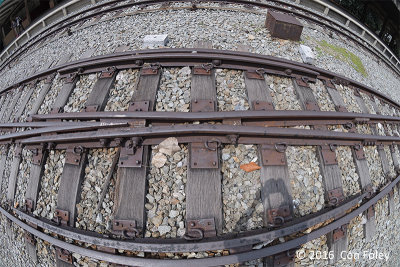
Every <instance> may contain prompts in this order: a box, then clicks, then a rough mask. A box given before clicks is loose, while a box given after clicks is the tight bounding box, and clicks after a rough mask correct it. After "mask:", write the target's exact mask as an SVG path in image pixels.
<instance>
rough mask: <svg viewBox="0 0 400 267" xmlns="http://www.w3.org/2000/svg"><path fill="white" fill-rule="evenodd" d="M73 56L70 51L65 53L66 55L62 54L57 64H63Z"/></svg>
mask: <svg viewBox="0 0 400 267" xmlns="http://www.w3.org/2000/svg"><path fill="white" fill-rule="evenodd" d="M71 56H72V54H70V53H68V54H65V55H64V56H62V57H61V58H60V60H59V61H58V62H57V65H62V64H65V63H67V62H68V61H69V59H70V58H71Z"/></svg>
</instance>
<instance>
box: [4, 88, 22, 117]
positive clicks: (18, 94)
mask: <svg viewBox="0 0 400 267" xmlns="http://www.w3.org/2000/svg"><path fill="white" fill-rule="evenodd" d="M16 90H18V91H17V92H16V93H15V94H14V97H13V98H12V101H11V103H10V104H9V106H8V108H7V111H6V112H5V113H4V117H3V118H2V120H1V121H2V122H8V120H9V119H10V117H11V114H12V113H13V111H14V109H15V106H16V105H17V102H18V100H19V98H20V97H21V94H22V88H18V89H16Z"/></svg>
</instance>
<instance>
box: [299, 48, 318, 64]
mask: <svg viewBox="0 0 400 267" xmlns="http://www.w3.org/2000/svg"><path fill="white" fill-rule="evenodd" d="M299 52H300V55H301V59H302V60H303V62H304V63H306V64H314V59H315V56H314V53H313V51H312V50H311V48H310V47H308V46H305V45H300V46H299Z"/></svg>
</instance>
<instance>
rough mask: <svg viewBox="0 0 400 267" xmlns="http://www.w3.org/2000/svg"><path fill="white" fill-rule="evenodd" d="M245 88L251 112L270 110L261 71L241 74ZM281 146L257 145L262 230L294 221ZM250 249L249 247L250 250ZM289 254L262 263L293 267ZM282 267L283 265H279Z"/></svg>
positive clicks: (266, 259) (265, 84) (269, 95)
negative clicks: (262, 213)
mask: <svg viewBox="0 0 400 267" xmlns="http://www.w3.org/2000/svg"><path fill="white" fill-rule="evenodd" d="M244 79H245V86H246V89H247V97H248V101H249V104H250V105H251V110H257V111H262V110H274V105H273V100H272V97H271V92H270V89H269V87H268V86H267V83H266V81H265V78H264V73H263V72H262V71H258V72H249V71H247V72H245V73H244ZM285 151H286V146H285V145H284V144H278V143H276V144H275V145H259V146H258V154H259V159H261V160H260V161H261V164H260V165H261V177H260V178H261V200H262V203H263V208H264V215H263V217H264V226H265V227H271V228H274V227H279V226H280V225H281V224H284V223H287V222H289V221H291V220H292V219H293V218H294V214H293V198H292V194H291V188H290V177H289V171H288V164H287V160H286V154H285ZM250 249H251V247H250ZM290 254H291V253H289V251H288V252H282V253H279V254H276V255H273V256H270V257H267V258H265V259H264V261H265V262H266V264H267V266H281V265H282V264H281V263H283V262H285V266H294V261H293V257H290V256H289V255H290ZM282 266H283V265H282Z"/></svg>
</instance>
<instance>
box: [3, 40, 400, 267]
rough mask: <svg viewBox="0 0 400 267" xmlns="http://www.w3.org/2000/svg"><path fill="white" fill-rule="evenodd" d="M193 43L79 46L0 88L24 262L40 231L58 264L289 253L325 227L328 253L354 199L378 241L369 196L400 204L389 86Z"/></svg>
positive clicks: (279, 257)
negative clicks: (69, 58)
mask: <svg viewBox="0 0 400 267" xmlns="http://www.w3.org/2000/svg"><path fill="white" fill-rule="evenodd" d="M198 47H199V48H194V49H157V50H144V51H133V52H118V53H115V54H110V55H104V56H98V57H91V58H85V59H82V60H78V61H74V62H69V63H65V64H61V65H59V66H56V67H52V68H50V69H48V70H45V71H43V72H41V73H37V74H34V75H32V76H30V77H26V78H25V79H24V80H21V81H19V82H17V83H16V84H15V85H13V86H10V87H8V88H6V89H5V90H3V91H2V92H1V93H2V94H1V98H0V102H1V103H2V105H1V106H2V108H1V109H0V119H1V124H0V129H1V131H2V135H1V136H0V145H1V146H2V147H1V148H2V154H1V158H0V168H1V169H0V174H1V177H2V182H1V184H2V207H1V208H0V211H1V213H2V215H3V220H5V224H4V225H5V226H2V227H4V229H5V231H6V232H8V233H9V232H10V231H11V229H17V230H16V232H18V233H23V236H24V239H25V241H24V242H25V246H24V248H22V249H21V252H20V253H22V254H24V255H26V257H27V259H28V261H29V262H33V263H34V262H37V261H39V262H41V261H42V257H43V253H42V250H41V248H42V247H43V246H44V247H48V249H47V251H50V252H49V253H48V254H49V255H50V256H49V257H50V258H51V260H53V261H55V262H56V264H57V266H69V265H71V264H72V263H73V262H77V263H78V264H83V263H82V257H88V258H91V259H96V260H100V261H104V262H109V263H114V264H122V265H131V266H183V265H187V264H191V265H195V266H217V265H226V264H236V263H240V262H248V261H253V262H252V264H257V261H260V259H264V260H265V261H266V262H268V263H270V264H273V265H274V266H283V265H287V264H289V265H290V264H293V261H294V259H295V258H296V253H295V251H296V250H297V249H299V248H300V247H301V246H302V245H304V244H305V243H307V242H309V241H310V240H314V239H318V238H321V237H322V236H326V237H327V241H326V242H327V246H328V248H329V251H332V253H333V254H332V255H334V257H332V259H330V261H331V263H335V262H336V261H337V260H338V259H339V254H340V252H341V251H343V250H346V249H347V246H348V243H349V242H348V239H350V238H352V237H351V235H350V232H351V230H352V229H353V228H354V227H355V226H354V225H361V224H360V223H357V221H356V222H354V220H356V219H357V218H359V217H360V214H364V215H363V218H364V217H365V222H363V227H364V229H363V237H362V238H363V239H364V240H367V242H369V241H371V240H373V238H374V237H375V236H376V227H378V226H376V224H377V223H376V221H377V219H376V215H375V212H374V207H375V209H377V207H380V206H381V205H387V207H388V210H389V212H388V215H387V216H390V215H391V214H396V212H398V210H396V205H397V206H398V205H399V203H398V202H399V196H398V194H399V188H398V184H399V180H400V176H398V175H397V173H398V171H399V159H400V158H399V157H400V153H399V145H400V134H399V129H398V127H399V121H400V117H399V111H400V110H399V108H400V106H399V105H398V104H397V103H396V102H394V101H393V100H391V99H390V98H389V97H387V96H384V95H382V94H380V93H378V92H377V91H375V90H373V89H372V88H369V87H366V86H363V85H361V84H359V83H357V82H355V81H352V80H350V79H347V78H346V77H343V76H340V75H337V74H335V73H332V72H329V71H326V70H323V69H319V68H316V67H313V66H310V65H305V64H301V63H296V62H292V61H289V60H283V59H279V58H275V57H270V56H261V55H256V54H251V53H247V52H233V51H222V50H212V49H209V44H207V43H201V44H198ZM200 47H201V48H200ZM123 75H130V76H132V77H135V79H136V83H134V84H132V79H130V80H129V81H128V82H125V83H124V82H122V81H123V79H122V78H121V77H124V76H123ZM173 75H176V76H173ZM229 75H238V76H240V78H238V79H240V81H242V82H240V81H239V82H236V83H237V84H240V86H236V85H235V84H234V85H233V86H232V85H230V84H229V83H228V84H224V83H223V82H221V79H220V78H221V77H222V76H224V77H226V76H229ZM229 77H230V76H229ZM232 79H233V78H232ZM171 80H172V81H175V82H176V84H175V85H173V86H170V84H168V81H171ZM121 82H122V84H121ZM188 85H189V86H188ZM228 88H229V90H228V91H233V90H235V91H236V92H237V94H238V95H240V98H241V99H237V100H235V101H236V102H235V103H234V102H229V101H228V99H227V97H226V95H224V91H225V90H224V89H228ZM82 92H84V93H82ZM172 92H174V94H171V93H172ZM168 95H169V97H171V102H172V101H173V99H172V96H173V95H177V96H182V97H179V98H177V103H178V104H176V105H175V106H174V105H172V106H170V105H169V104H170V102H166V103H165V102H163V101H162V100H163V99H166V98H168ZM185 96H186V97H185ZM282 97H284V99H282ZM343 155H347V156H345V157H343ZM306 157H309V159H308V160H305V158H306ZM343 158H347V161H345V160H344V159H343ZM306 161H308V163H306ZM302 164H309V165H310V166H311V167H312V169H310V171H309V173H308V171H307V168H306V167H304V166H303V165H302ZM24 166H28V167H24ZM249 167H250V169H247V171H245V170H244V169H246V168H249ZM254 167H255V168H254ZM25 168H28V169H29V172H28V174H27V173H26V172H25V171H24V170H25ZM251 168H254V169H251ZM299 170H300V171H303V172H304V173H303V174H301V175H300V174H299V173H298V171H299ZM348 170H352V171H353V172H354V173H355V174H354V177H355V179H354V180H353V181H349V180H348V179H347V178H348V174H346V171H348ZM296 175H298V176H299V177H296ZM236 178H240V179H242V180H240V183H243V184H242V185H243V188H244V189H242V190H240V191H237V185H235V182H234V181H236V180H235V179H236ZM350 180H351V179H350ZM306 181H307V182H306ZM309 184H311V185H314V186H307V185H309ZM296 185H298V186H296ZM318 185H319V186H318ZM299 187H300V188H299ZM93 188H94V189H93ZM247 189H248V192H247ZM310 190H311V191H310ZM252 191H254V192H252ZM93 192H95V193H93ZM310 192H311V193H310ZM310 194H311V195H310ZM231 195H236V196H237V197H239V196H240V197H241V198H242V199H244V200H243V203H244V205H248V207H247V209H244V210H241V209H239V208H237V207H235V203H236V202H238V200H236V201H234V202H233V203H234V204H231V203H232V201H231V200H230V196H231ZM309 198H315V199H317V201H316V202H312V203H311V202H309ZM239 199H240V198H239ZM246 201H247V202H246ZM396 202H397V203H396ZM111 203H112V204H111ZM241 203H242V202H241ZM382 203H385V204H382ZM386 203H387V204H386ZM99 214H100V215H99ZM237 216H239V218H238V217H237ZM349 223H350V224H349ZM348 228H349V229H348ZM53 248H54V255H53V254H52V253H53V252H51V251H52V249H53ZM193 254H194V255H193ZM254 260H256V263H254ZM298 260H300V259H298V258H296V261H298ZM261 261H263V260H261Z"/></svg>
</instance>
